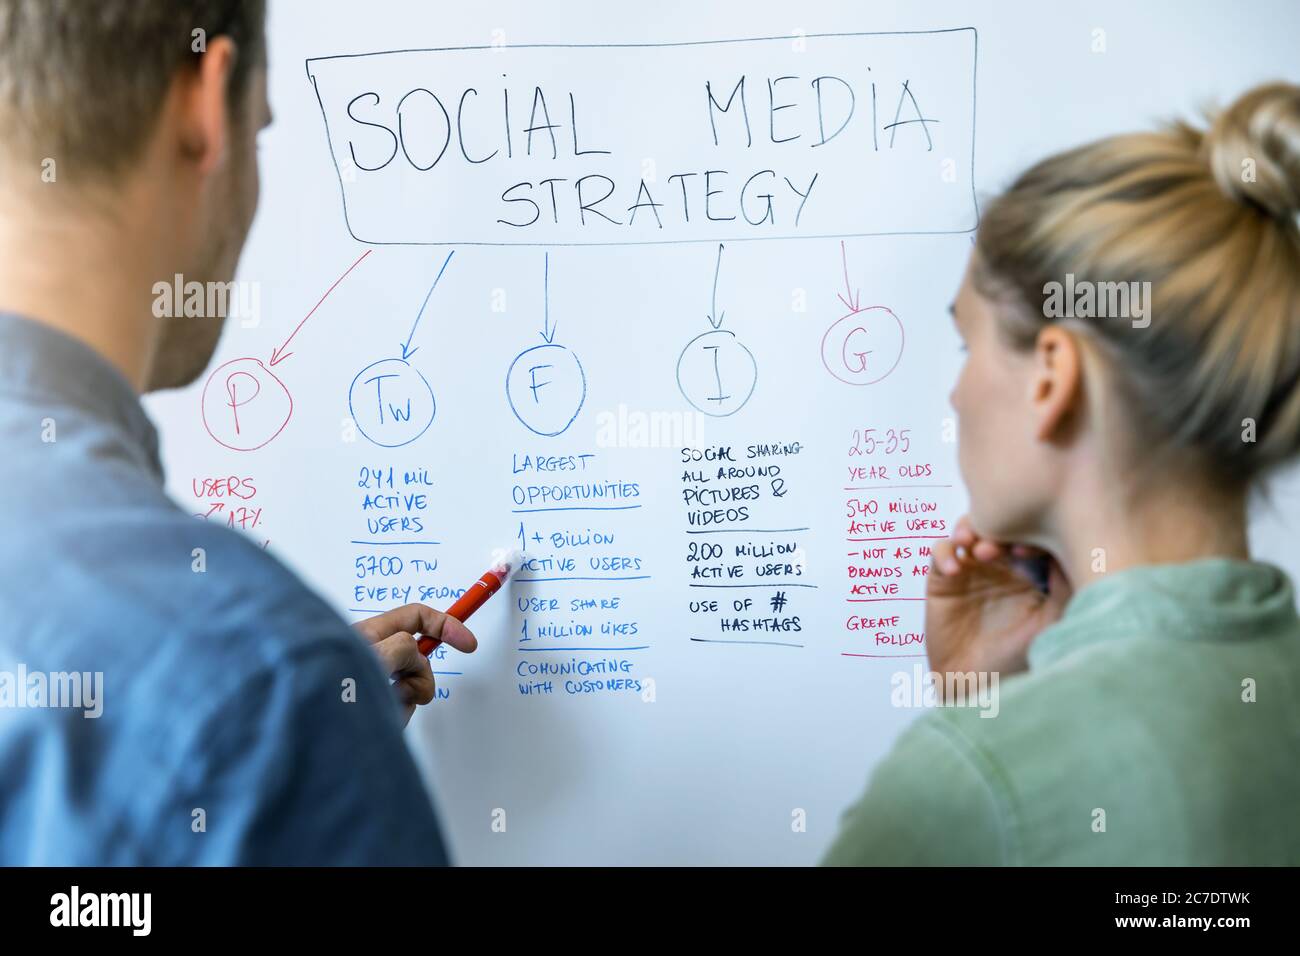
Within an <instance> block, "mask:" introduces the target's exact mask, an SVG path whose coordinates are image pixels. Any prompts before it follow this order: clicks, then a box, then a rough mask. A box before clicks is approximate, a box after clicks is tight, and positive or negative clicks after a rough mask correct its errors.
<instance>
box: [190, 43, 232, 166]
mask: <svg viewBox="0 0 1300 956" xmlns="http://www.w3.org/2000/svg"><path fill="white" fill-rule="evenodd" d="M234 65H235V44H234V41H232V40H231V39H230V38H229V37H224V36H222V37H214V38H213V39H211V40H210V41H209V42H208V48H207V50H206V51H205V52H204V53H203V54H202V55H201V56H200V57H199V59H198V63H197V66H196V68H195V69H193V70H190V71H185V72H183V73H181V74H180V76H178V77H177V79H176V84H177V92H176V100H175V102H176V105H177V112H178V115H177V123H178V127H179V130H180V142H181V149H182V150H183V151H184V154H185V157H186V158H187V159H189V160H190V161H191V162H194V163H195V164H196V166H197V169H198V172H199V174H200V175H202V176H207V175H209V174H210V173H211V172H212V171H213V170H214V169H216V168H217V166H219V165H220V164H221V162H222V160H223V159H224V158H225V153H226V144H227V141H228V139H229V135H230V130H229V126H230V103H229V99H228V97H227V95H226V93H227V88H228V86H229V83H228V81H229V79H230V72H231V70H232V69H233V68H234Z"/></svg>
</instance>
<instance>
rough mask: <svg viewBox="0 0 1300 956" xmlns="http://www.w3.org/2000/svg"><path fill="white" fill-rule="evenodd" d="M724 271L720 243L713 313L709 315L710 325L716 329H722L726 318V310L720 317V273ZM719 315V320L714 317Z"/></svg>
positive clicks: (714, 278)
mask: <svg viewBox="0 0 1300 956" xmlns="http://www.w3.org/2000/svg"><path fill="white" fill-rule="evenodd" d="M721 271H722V243H718V264H717V265H716V266H714V268H713V311H711V312H710V313H709V325H711V326H713V327H714V328H715V329H717V328H721V327H722V320H723V319H724V318H726V316H727V313H726V310H723V312H722V314H721V315H718V273H720V272H721ZM715 315H717V316H718V317H717V319H716V320H715V319H714V316H715Z"/></svg>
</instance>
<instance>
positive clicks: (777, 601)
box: [772, 591, 785, 611]
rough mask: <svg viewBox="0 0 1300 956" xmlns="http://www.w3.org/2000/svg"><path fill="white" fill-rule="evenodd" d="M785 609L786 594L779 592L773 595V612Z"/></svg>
mask: <svg viewBox="0 0 1300 956" xmlns="http://www.w3.org/2000/svg"><path fill="white" fill-rule="evenodd" d="M783 607H785V592H784V591H777V592H776V593H775V594H773V595H772V610H773V611H779V610H781V608H783Z"/></svg>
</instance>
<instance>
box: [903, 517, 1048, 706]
mask: <svg viewBox="0 0 1300 956" xmlns="http://www.w3.org/2000/svg"><path fill="white" fill-rule="evenodd" d="M1033 564H1037V565H1038V567H1040V568H1042V567H1044V566H1045V567H1046V581H1047V587H1048V590H1047V593H1043V591H1042V590H1040V589H1039V586H1038V584H1037V583H1036V582H1035V581H1034V580H1033V577H1032V573H1031V571H1030V568H1029V566H1030V565H1033ZM1072 593H1073V589H1072V588H1071V587H1070V582H1069V581H1067V580H1066V578H1065V573H1064V572H1063V571H1062V570H1061V566H1060V565H1059V564H1057V562H1056V560H1055V559H1054V558H1053V557H1052V556H1051V555H1049V554H1047V553H1046V552H1044V551H1041V550H1039V549H1037V548H1032V547H1028V546H1026V545H1004V544H999V543H998V542H996V541H991V540H990V539H988V538H981V537H980V536H979V535H978V534H976V532H975V530H974V529H973V528H972V527H971V525H970V521H969V519H968V518H966V517H963V518H961V519H960V520H959V521H958V522H957V527H956V528H955V529H954V530H953V533H952V537H950V538H947V539H945V540H944V541H942V542H940V543H939V544H938V545H936V546H935V549H934V561H933V564H932V565H931V567H930V573H929V578H928V580H927V582H926V598H925V641H926V646H927V648H928V654H929V658H930V669H931V670H933V671H936V672H938V673H940V674H947V673H952V672H959V673H962V672H969V671H975V672H985V673H989V672H997V673H1000V674H1013V673H1016V672H1018V671H1023V670H1025V669H1027V667H1028V666H1029V665H1028V652H1029V645H1030V643H1031V642H1032V641H1033V640H1034V638H1035V637H1037V636H1038V634H1039V632H1041V631H1042V630H1043V629H1044V628H1045V627H1047V626H1048V625H1049V624H1052V623H1053V622H1055V621H1056V620H1057V619H1059V618H1060V616H1061V612H1062V611H1063V610H1064V609H1065V605H1066V602H1067V601H1069V599H1070V595H1071V594H1072ZM939 683H940V684H941V685H942V683H943V682H942V681H940V682H939Z"/></svg>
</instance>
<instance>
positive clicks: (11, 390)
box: [0, 312, 163, 484]
mask: <svg viewBox="0 0 1300 956" xmlns="http://www.w3.org/2000/svg"><path fill="white" fill-rule="evenodd" d="M0 394H8V395H21V396H23V397H25V398H28V399H37V400H40V399H49V400H52V401H61V402H65V403H67V404H70V405H72V406H74V407H75V408H77V409H78V410H80V411H83V412H85V413H86V414H87V415H89V416H90V417H92V418H95V419H97V420H99V421H102V422H105V423H106V424H109V425H114V426H116V427H117V428H119V429H120V430H121V431H122V432H123V433H124V434H125V435H126V436H127V438H128V439H129V440H130V442H131V445H132V447H133V450H134V451H136V452H138V457H139V459H140V461H141V463H142V464H143V465H144V466H145V467H146V468H147V469H148V470H149V471H150V473H151V474H152V475H153V476H154V478H155V479H156V480H157V482H158V483H159V484H162V481H163V470H162V462H161V460H160V458H159V456H158V431H157V429H155V428H154V425H153V422H151V421H150V420H149V416H148V415H147V414H145V410H144V406H143V405H141V404H140V397H139V396H138V395H136V393H135V389H133V388H132V387H131V383H130V382H128V381H127V379H126V376H124V375H123V374H122V373H121V372H120V371H118V369H117V368H116V367H115V366H114V365H112V363H110V362H109V361H108V360H107V359H105V358H104V357H103V356H101V355H100V354H99V353H98V352H96V351H95V350H94V349H92V348H91V347H90V346H88V345H86V344H85V343H84V342H81V341H79V340H78V339H76V338H74V337H72V336H70V335H68V334H66V333H64V332H60V331H59V330H58V329H55V328H52V327H50V326H48V325H45V324H44V323H43V322H36V321H33V320H31V319H26V318H23V317H22V316H18V315H13V314H10V313H4V312H0Z"/></svg>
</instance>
